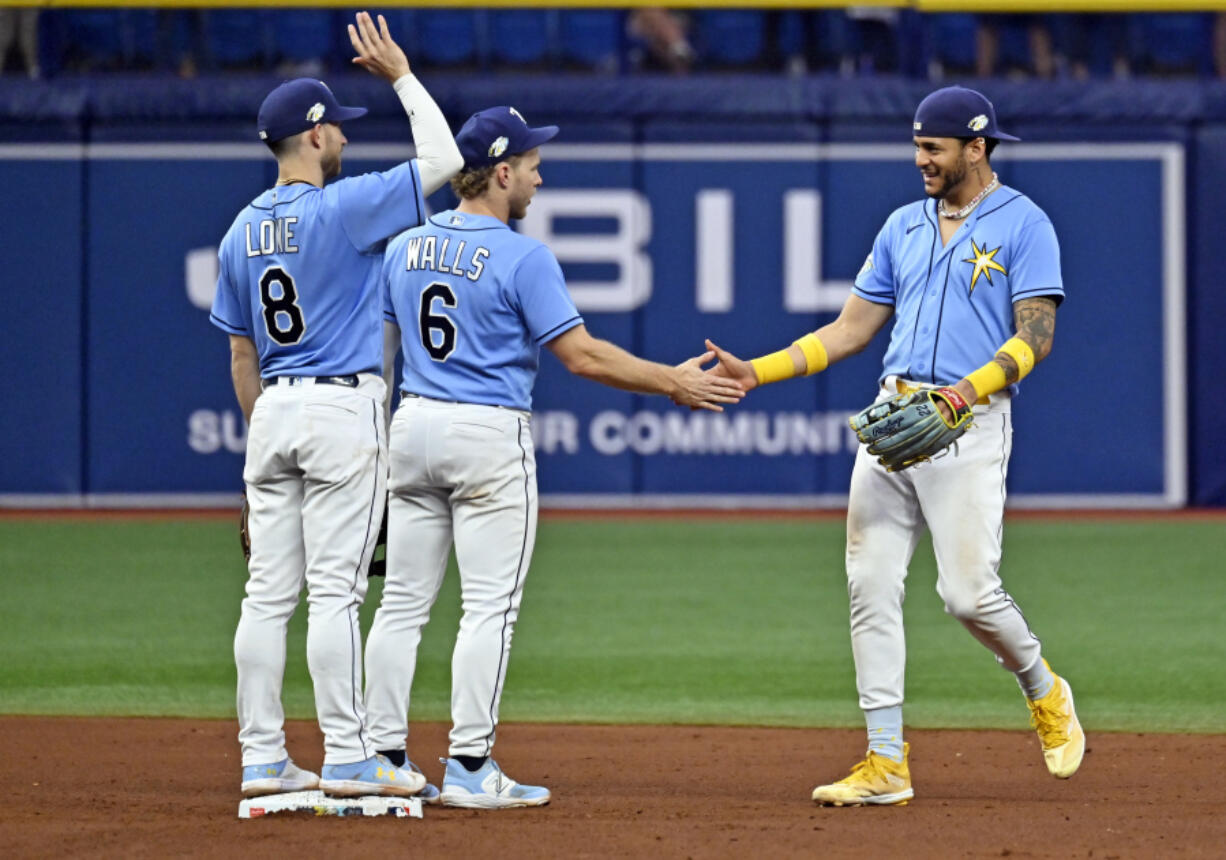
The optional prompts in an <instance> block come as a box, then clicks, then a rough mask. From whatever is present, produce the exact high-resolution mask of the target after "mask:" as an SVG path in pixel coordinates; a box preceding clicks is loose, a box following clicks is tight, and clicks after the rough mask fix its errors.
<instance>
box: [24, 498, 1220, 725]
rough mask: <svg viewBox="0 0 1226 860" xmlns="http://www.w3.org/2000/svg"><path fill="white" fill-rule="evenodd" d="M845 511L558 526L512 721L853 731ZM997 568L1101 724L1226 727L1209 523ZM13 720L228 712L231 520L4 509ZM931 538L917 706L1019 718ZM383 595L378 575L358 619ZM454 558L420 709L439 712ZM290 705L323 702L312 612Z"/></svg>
mask: <svg viewBox="0 0 1226 860" xmlns="http://www.w3.org/2000/svg"><path fill="white" fill-rule="evenodd" d="M842 534H843V527H842V524H841V523H838V522H804V521H795V520H783V521H770V520H747V521H744V522H737V521H729V520H719V521H702V520H698V521H688V520H681V521H678V520H671V519H670V520H664V521H651V520H647V521H611V522H602V521H596V522H587V521H546V522H544V523H542V525H541V528H540V534H539V539H538V542H537V552H536V558H535V561H534V563H533V566H532V571H531V573H530V575H529V577H528V582H527V591H526V595H525V599H524V605H523V610H522V612H521V616H520V622H519V625H518V627H517V629H516V633H515V645H514V650H513V652H512V659H511V663H510V668H509V673H508V681H507V686H506V693H505V696H504V700H503V717H504V719H508V720H565V721H579V722H682V723H731V724H766V725H831V726H836V725H839V726H857V725H860V724H861V717H860V713H859V710H858V708H857V706H856V696H855V678H854V669H853V666H852V660H851V650H850V645H849V640H848V633H847V592H846V582H845V579H844V575H843V567H842V555H843V544H842ZM1005 540H1006V545H1005V555H1004V564H1003V567H1002V576H1003V578H1004V581H1005V584H1006V587H1007V588H1008V589H1009V591H1010V592H1011V594H1012V595H1013V596H1014V597H1015V598H1016V600H1017V602H1018V604H1019V605H1020V606H1021V607H1022V609H1023V611H1024V612H1025V613H1026V616H1027V618H1028V619H1029V620H1030V622H1031V623H1032V625H1033V627H1034V630H1035V633H1036V634H1037V635H1038V636H1039V637H1040V638H1041V639H1042V640H1043V642H1044V653H1045V655H1047V656H1048V658H1049V659H1050V660H1051V662H1052V665H1053V666H1054V668H1055V669H1056V670H1057V671H1058V672H1062V673H1064V674H1066V675H1068V677H1069V678H1070V679H1071V680H1072V682H1073V684H1074V689H1075V691H1076V694H1077V700H1078V705H1079V710H1080V711H1081V713H1082V718H1083V721H1084V722H1085V723H1086V724H1087V726H1089V727H1092V728H1094V729H1099V730H1102V729H1120V730H1166V731H1218V732H1220V731H1226V713H1223V711H1222V709H1221V707H1220V703H1221V702H1222V701H1223V700H1224V699H1226V673H1223V672H1222V671H1221V652H1222V647H1221V646H1222V642H1223V634H1222V633H1221V619H1220V608H1221V607H1222V606H1223V605H1226V580H1224V579H1223V578H1222V577H1221V576H1220V567H1221V562H1220V560H1221V558H1223V557H1226V530H1223V529H1222V528H1221V526H1220V525H1219V524H1216V523H1203V522H1202V523H1197V522H1179V521H1175V522H1172V521H1169V520H1168V521H1163V522H1145V521H1127V522H1118V523H1113V522H1103V521H1100V520H1095V521H1087V522H1082V523H1079V522H1078V521H1077V517H1076V515H1075V514H1073V515H1070V519H1069V521H1067V522H1037V521H1030V520H1027V521H1018V522H1012V523H1010V524H1009V526H1008V528H1007V529H1006V538H1005ZM0 572H2V579H3V583H4V594H5V597H4V601H3V603H0V654H3V657H4V659H3V660H0V712H4V713H57V714H149V715H188V716H217V717H232V716H233V713H234V666H233V657H232V651H231V649H232V641H233V634H234V626H235V624H236V622H237V618H238V611H239V602H240V600H241V599H242V594H243V583H244V577H245V571H244V569H243V565H242V561H241V558H240V557H239V555H238V550H237V545H236V538H235V536H234V530H233V528H232V526H231V525H230V524H229V523H224V522H210V521H169V522H127V521H105V522H63V521H45V522H39V521H20V520H5V521H0ZM935 580H936V572H935V565H934V562H933V560H932V553H931V548H930V547H929V546H928V545H927V544H926V543H923V544H921V546H920V547H919V549H918V550H917V552H916V555H915V560H914V562H913V564H912V572H911V576H910V578H909V580H908V597H907V603H906V618H907V642H908V670H907V684H908V688H907V699H908V702H907V706H906V720H907V723H908V724H909V725H913V726H929V727H934V726H953V727H1001V728H1021V727H1024V726H1025V724H1026V711H1025V708H1024V706H1023V704H1022V701H1021V697H1020V693H1019V692H1018V690H1017V687H1016V684H1015V683H1014V682H1013V680H1012V678H1010V677H1009V676H1008V675H1007V674H1006V673H1004V672H1003V671H1002V670H1000V669H999V668H998V667H997V666H996V664H995V661H994V660H993V659H992V657H991V655H990V654H988V653H987V652H986V651H985V650H984V649H983V648H982V647H981V646H979V645H978V644H977V643H976V642H975V641H974V640H973V639H971V637H970V636H969V635H968V634H967V633H966V632H965V631H964V630H963V629H962V628H961V626H960V625H959V624H957V623H956V622H955V621H953V620H952V619H951V618H949V617H948V616H946V615H945V614H944V613H943V611H942V607H941V602H940V599H939V598H938V597H937V596H936V594H935V588H934V586H935ZM380 594H381V583H380V581H379V580H374V581H372V586H371V590H370V597H369V598H368V600H367V605H366V606H365V607H364V608H363V623H364V629H369V623H370V618H371V615H372V614H373V611H374V608H375V606H376V605H377V601H378V598H379V596H380ZM458 616H459V589H458V583H457V578H456V576H455V572H454V570H452V571H451V572H450V574H449V576H448V581H447V584H446V586H445V587H444V590H443V594H442V596H441V597H440V600H439V604H438V606H436V608H435V611H434V613H433V619H432V622H431V624H430V625H429V627H428V628H427V630H426V634H425V637H424V639H423V643H422V650H421V656H420V660H419V669H418V675H417V681H416V684H415V688H414V707H413V716H414V719H445V718H446V716H447V705H448V700H449V683H450V649H451V645H452V643H453V641H454V636H455V625H456V623H457V619H458ZM289 654H290V660H289V665H288V667H287V672H286V689H285V703H286V710H287V713H289V714H290V715H291V716H299V717H304V716H310V715H311V714H312V713H313V710H312V708H313V705H312V697H311V690H310V682H309V678H308V675H307V672H306V661H305V608H304V607H303V608H300V609H299V611H298V612H297V613H296V614H295V617H294V620H293V622H292V623H291V628H290V643H289Z"/></svg>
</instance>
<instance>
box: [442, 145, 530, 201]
mask: <svg viewBox="0 0 1226 860" xmlns="http://www.w3.org/2000/svg"><path fill="white" fill-rule="evenodd" d="M521 157H522V156H519V155H512V156H509V157H508V158H504V159H503V161H506V162H509V163H510V164H512V165H515V164H518V163H519V160H520V158H521ZM499 163H501V162H499ZM497 166H498V165H497V164H490V165H487V166H486V167H470V168H465V169H464V170H461V171H460V172H459V173H457V174H456V175H455V176H453V177H451V190H452V191H454V192H455V195H456V196H457V197H459V198H460V199H461V200H472V199H473V198H474V197H480V196H481V195H482V194H484V193H485V189H486V188H488V187H489V184H490V177H491V176H493V175H494V168H495V167H497Z"/></svg>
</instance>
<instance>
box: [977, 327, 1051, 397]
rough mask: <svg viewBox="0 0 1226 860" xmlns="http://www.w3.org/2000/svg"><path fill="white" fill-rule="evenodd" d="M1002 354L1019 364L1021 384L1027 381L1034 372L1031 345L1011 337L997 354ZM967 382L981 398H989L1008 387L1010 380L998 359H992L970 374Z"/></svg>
mask: <svg viewBox="0 0 1226 860" xmlns="http://www.w3.org/2000/svg"><path fill="white" fill-rule="evenodd" d="M1002 352H1003V353H1004V354H1005V355H1007V356H1009V357H1010V358H1011V359H1013V361H1014V363H1015V364H1017V378H1018V381H1019V382H1020V381H1021V380H1023V379H1025V378H1026V375H1027V374H1028V373H1030V371H1032V370H1034V350H1033V349H1031V348H1030V344H1028V343H1026V341H1024V340H1022V339H1021V338H1020V337H1011V338H1009V339H1008V340H1007V341H1005V343H1004V346H1002V347H1001V348H1000V349H998V350H996V354H997V355H1000V354H1001V353H1002ZM966 381H967V382H969V383H970V384H971V385H973V386H974V388H975V393H976V394H977V395H979V397H980V398H984V397H987V396H988V395H989V394H995V393H996V392H997V391H1000V390H1001V389H1002V388H1004V387H1005V386H1006V385H1008V380H1007V379H1006V378H1005V369H1004V368H1003V367H1001V366H1000V365H999V364H998V363H997V362H996V359H992V360H991V361H989V362H988V363H987V364H985V365H984V366H983V367H981V368H979V369H978V370H976V371H973V372H971V373H968V374H967V375H966Z"/></svg>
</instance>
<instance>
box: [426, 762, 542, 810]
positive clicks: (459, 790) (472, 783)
mask: <svg viewBox="0 0 1226 860" xmlns="http://www.w3.org/2000/svg"><path fill="white" fill-rule="evenodd" d="M444 761H445V762H446V764H447V773H446V775H445V776H444V777H443V791H442V794H441V796H440V797H441V799H442V801H443V806H463V807H466V808H468V809H510V808H513V807H519V806H544V805H545V804H546V803H548V802H549V799H550V797H551V795H550V793H549V789H547V788H544V787H543V786H539V785H520V784H519V783H518V782H516V781H515V780H513V779H511V778H510V777H509V776H507V775H506V774H505V773H503V772H502V769H501V768H500V767H498V762H496V761H494V760H493V759H486V760H485V764H483V765H482V766H481V767H480V768H478V769H477V770H475V771H469V770H468V769H467V768H466V767H464V765H462V764H460V762H458V761H457V760H456V759H453V758H449V759H444Z"/></svg>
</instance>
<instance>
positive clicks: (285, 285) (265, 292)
mask: <svg viewBox="0 0 1226 860" xmlns="http://www.w3.org/2000/svg"><path fill="white" fill-rule="evenodd" d="M273 284H280V286H281V296H280V298H274V297H273V294H272V285H273ZM297 301H298V291H297V290H296V289H295V288H294V279H293V278H291V277H290V275H289V272H287V271H285V269H282V268H281V267H280V266H273V267H271V268H269V269H268V270H267V271H265V272H264V274H263V275H262V276H261V277H260V304H262V305H263V306H264V328H266V329H267V330H268V336H269V337H270V338H272V339H273V340H274V341H276V342H277V343H279V344H281V345H282V346H289V345H290V344H293V343H297V342H298V341H300V340H302V335H303V334H304V333H305V332H306V322H304V321H303V319H302V308H300V307H298V304H297ZM282 315H284V316H282ZM285 320H288V321H289V325H288V326H282V325H281V323H282V322H283V321H285Z"/></svg>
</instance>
